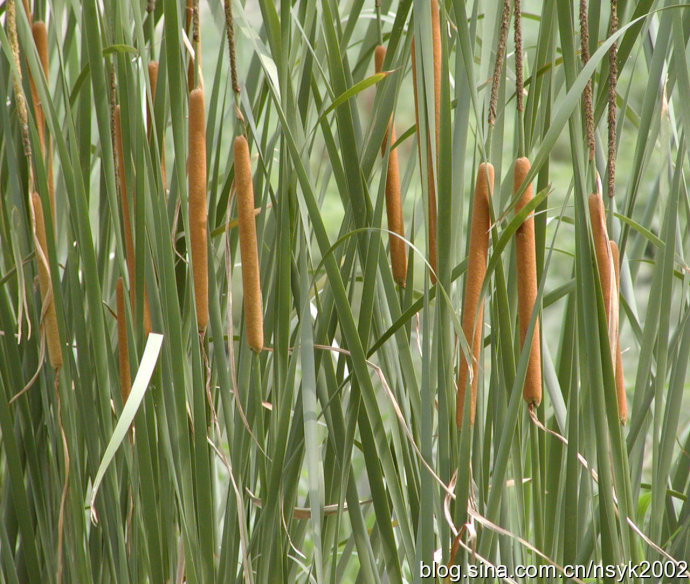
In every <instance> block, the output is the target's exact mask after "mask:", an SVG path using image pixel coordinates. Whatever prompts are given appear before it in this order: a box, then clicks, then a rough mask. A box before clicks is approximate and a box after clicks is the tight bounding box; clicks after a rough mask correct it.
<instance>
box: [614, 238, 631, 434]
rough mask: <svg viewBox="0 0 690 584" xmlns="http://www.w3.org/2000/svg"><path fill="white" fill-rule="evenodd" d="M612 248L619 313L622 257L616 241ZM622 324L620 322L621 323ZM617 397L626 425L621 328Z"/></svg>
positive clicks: (617, 359)
mask: <svg viewBox="0 0 690 584" xmlns="http://www.w3.org/2000/svg"><path fill="white" fill-rule="evenodd" d="M609 247H610V248H611V257H612V260H613V269H614V272H615V275H616V292H615V293H616V296H615V298H616V300H615V302H614V303H613V304H614V305H615V307H614V308H615V311H616V313H618V306H619V304H618V295H619V293H620V263H619V262H620V256H619V253H618V246H617V245H616V243H615V242H614V241H609ZM619 323H620V321H619ZM616 333H617V334H616V339H615V341H616V374H615V375H616V397H617V398H618V419H619V420H620V423H621V424H625V422H626V421H627V419H628V403H627V398H626V395H625V378H624V377H623V358H622V357H621V342H620V326H619V327H618V330H617V331H616Z"/></svg>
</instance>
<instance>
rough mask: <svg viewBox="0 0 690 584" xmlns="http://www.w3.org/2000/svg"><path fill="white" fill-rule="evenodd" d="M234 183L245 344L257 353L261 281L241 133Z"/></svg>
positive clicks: (261, 332) (260, 341) (248, 167)
mask: <svg viewBox="0 0 690 584" xmlns="http://www.w3.org/2000/svg"><path fill="white" fill-rule="evenodd" d="M233 152H234V160H235V187H236V196H237V218H238V224H239V239H240V255H241V257H242V289H243V291H244V321H245V322H244V327H245V333H246V335H247V344H248V345H249V348H250V349H252V351H256V352H257V353H258V352H259V351H261V350H262V349H263V346H264V326H263V309H262V306H261V304H262V303H261V281H260V274H259V257H258V249H257V241H256V224H255V219H254V186H253V184H252V167H251V160H250V158H249V145H248V144H247V139H246V138H245V137H244V136H238V137H237V138H235V145H234V149H233Z"/></svg>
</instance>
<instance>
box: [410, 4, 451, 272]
mask: <svg viewBox="0 0 690 584" xmlns="http://www.w3.org/2000/svg"><path fill="white" fill-rule="evenodd" d="M430 10H431V38H432V56H433V63H434V125H435V130H436V134H435V136H436V139H435V143H436V153H437V156H438V139H439V132H440V119H441V59H442V58H443V55H442V54H441V53H442V45H441V20H440V14H439V10H438V0H431V1H430ZM411 56H412V84H413V86H414V104H415V105H414V107H415V118H416V120H417V129H418V131H417V147H418V149H419V165H420V169H421V167H422V160H423V156H422V145H421V142H420V134H419V122H420V116H419V100H418V96H417V65H416V60H415V41H414V39H412V46H411ZM424 117H425V119H426V116H424ZM430 135H431V133H430V132H427V144H426V151H427V156H426V170H427V177H428V178H427V183H428V196H427V214H428V216H429V249H428V260H429V265H430V266H431V283H432V284H435V283H436V268H437V255H438V254H437V250H436V220H437V211H436V183H435V180H434V163H433V157H432V153H431V137H430Z"/></svg>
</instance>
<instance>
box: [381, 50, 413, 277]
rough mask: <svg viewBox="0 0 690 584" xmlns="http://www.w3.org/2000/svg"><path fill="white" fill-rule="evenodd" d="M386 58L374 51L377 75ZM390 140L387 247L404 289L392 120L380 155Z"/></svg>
mask: <svg viewBox="0 0 690 584" xmlns="http://www.w3.org/2000/svg"><path fill="white" fill-rule="evenodd" d="M385 56H386V48H385V47H384V46H383V45H378V46H377V47H376V49H375V50H374V65H375V69H376V72H377V73H380V72H381V70H382V68H383V60H384V58H385ZM389 138H390V144H391V150H390V152H389V153H388V168H387V169H386V215H387V217H388V230H389V231H391V232H392V233H391V234H390V236H389V238H388V240H389V247H390V254H391V268H392V270H393V279H394V280H395V282H396V283H397V284H398V286H400V287H401V288H404V287H405V280H406V279H407V255H406V253H405V242H404V241H403V240H402V239H401V238H404V237H405V227H404V223H403V217H402V204H401V201H400V171H399V168H398V151H397V149H393V148H392V145H393V144H395V127H394V126H393V121H392V119H391V120H389V122H388V128H387V130H386V135H385V136H384V138H383V143H382V144H381V155H382V156H385V155H386V144H387V142H388V139H389Z"/></svg>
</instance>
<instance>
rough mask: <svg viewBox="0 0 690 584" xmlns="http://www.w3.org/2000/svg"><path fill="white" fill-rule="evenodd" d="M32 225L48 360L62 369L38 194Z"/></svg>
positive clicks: (32, 202)
mask: <svg viewBox="0 0 690 584" xmlns="http://www.w3.org/2000/svg"><path fill="white" fill-rule="evenodd" d="M31 210H32V217H31V220H32V225H33V231H34V245H35V247H36V258H37V259H38V285H39V288H40V289H41V301H42V307H41V324H42V327H43V331H44V333H45V338H46V344H47V345H48V360H49V362H50V365H51V367H52V368H53V369H55V370H58V369H60V367H62V351H61V350H60V333H59V330H58V324H57V315H56V313H55V299H54V298H53V283H52V280H51V279H50V265H49V264H48V244H47V240H46V227H45V216H44V214H43V204H42V202H41V197H40V196H39V195H38V193H32V195H31Z"/></svg>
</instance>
